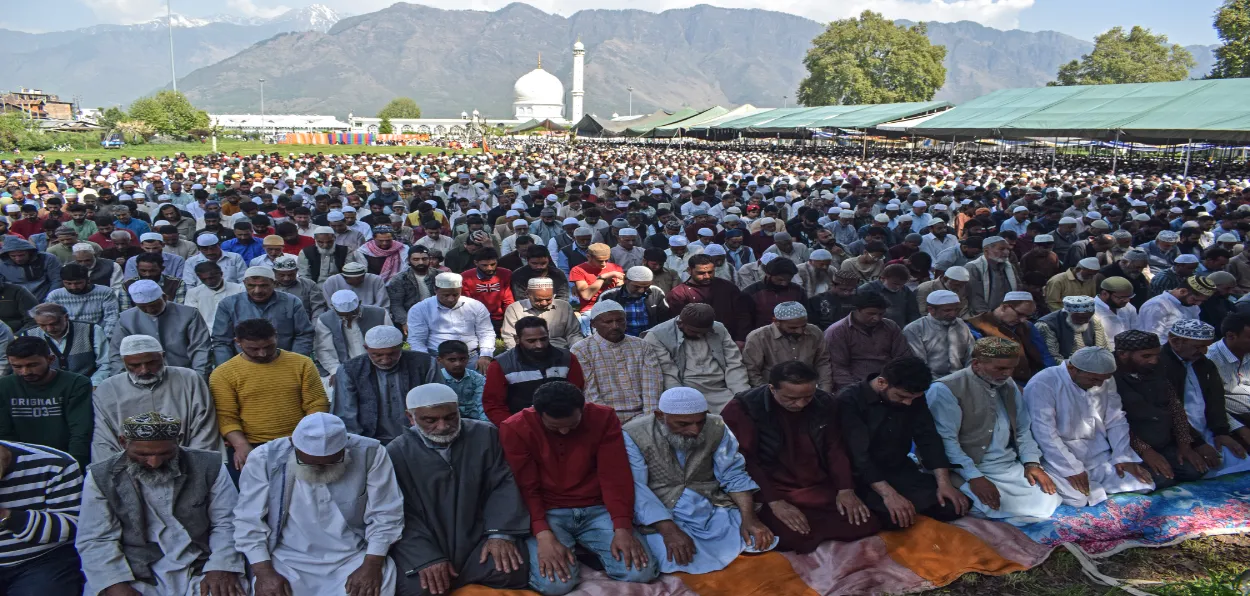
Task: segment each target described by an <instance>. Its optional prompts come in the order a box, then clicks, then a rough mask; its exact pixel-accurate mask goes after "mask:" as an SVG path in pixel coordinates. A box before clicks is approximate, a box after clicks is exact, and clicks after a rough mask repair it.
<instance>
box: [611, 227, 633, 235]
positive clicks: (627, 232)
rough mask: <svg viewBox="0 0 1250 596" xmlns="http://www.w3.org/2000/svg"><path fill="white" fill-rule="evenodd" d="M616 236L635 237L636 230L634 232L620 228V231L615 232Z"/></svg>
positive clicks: (630, 229) (631, 229)
mask: <svg viewBox="0 0 1250 596" xmlns="http://www.w3.org/2000/svg"><path fill="white" fill-rule="evenodd" d="M616 235H617V236H637V235H638V230H635V229H634V228H621V231H619V232H617V233H616Z"/></svg>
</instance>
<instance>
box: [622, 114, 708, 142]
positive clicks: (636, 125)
mask: <svg viewBox="0 0 1250 596" xmlns="http://www.w3.org/2000/svg"><path fill="white" fill-rule="evenodd" d="M703 111H704V110H696V109H694V108H682V109H680V110H677V111H676V112H665V114H667V115H665V116H659V115H658V114H659V113H658V112H657V113H656V114H652V115H651V116H647V117H645V118H642V119H641V120H638V121H635V122H630V123H629V125H630V126H629V128H627V129H625V132H624V136H627V137H641V136H644V135H646V134H647V133H649V132H651V129H653V128H655V127H657V126H667V125H670V124H674V123H677V122H681V121H682V120H685V119H687V118H690V117H691V116H695V115H698V114H700V113H702V112H703Z"/></svg>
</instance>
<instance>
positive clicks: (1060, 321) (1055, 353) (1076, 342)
mask: <svg viewBox="0 0 1250 596" xmlns="http://www.w3.org/2000/svg"><path fill="white" fill-rule="evenodd" d="M1036 327H1037V331H1038V333H1041V334H1042V339H1043V340H1045V342H1046V351H1048V352H1050V357H1051V358H1053V359H1054V360H1055V362H1062V361H1064V360H1067V359H1068V357H1069V356H1071V355H1072V353H1073V352H1075V351H1077V350H1079V349H1081V348H1084V347H1085V346H1098V347H1100V348H1109V347H1110V346H1108V345H1107V334H1106V333H1105V332H1104V331H1103V328H1102V323H1101V322H1099V321H1098V319H1095V318H1094V299H1093V298H1090V297H1089V296H1064V297H1063V310H1057V311H1055V312H1052V313H1050V314H1048V315H1046V316H1044V317H1042V318H1040V319H1038V320H1037V325H1036Z"/></svg>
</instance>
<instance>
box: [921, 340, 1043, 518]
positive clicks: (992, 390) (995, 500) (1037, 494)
mask: <svg viewBox="0 0 1250 596" xmlns="http://www.w3.org/2000/svg"><path fill="white" fill-rule="evenodd" d="M1021 351H1022V350H1021V348H1020V344H1018V343H1016V342H1014V341H1011V340H1009V339H1003V338H1001V337H986V338H982V339H980V340H978V341H977V343H976V345H975V346H974V347H973V349H972V364H971V365H970V366H969V367H968V368H965V369H962V370H960V371H958V372H955V373H953V374H951V375H947V376H945V377H942V378H940V379H938V380H936V381H934V382H933V384H932V385H930V386H929V391H928V392H927V393H925V399H926V400H928V402H929V411H931V412H933V421H934V422H935V423H937V429H938V434H940V435H942V444H943V445H944V446H945V447H946V457H947V459H949V460H950V461H951V464H953V465H956V466H959V476H961V477H963V479H964V480H966V481H967V482H966V483H964V484H963V486H960V490H962V491H963V493H964V494H965V495H967V496H968V498H970V499H972V507H973V509H975V510H976V511H977V512H979V513H980V514H982V515H984V516H986V517H989V518H991V519H994V518H1009V517H1037V518H1046V517H1050V515H1051V514H1052V513H1054V512H1055V509H1057V508H1058V507H1059V505H1060V503H1062V502H1063V499H1062V498H1060V497H1059V495H1058V494H1056V492H1055V483H1054V482H1053V481H1051V479H1050V476H1049V475H1047V474H1046V471H1045V470H1043V469H1042V464H1041V462H1042V451H1041V450H1040V449H1038V447H1037V442H1036V441H1034V440H1033V431H1032V430H1031V422H1030V420H1029V410H1028V408H1025V407H1024V400H1023V399H1021V397H1020V389H1019V388H1018V387H1017V386H1016V383H1015V381H1013V380H1012V379H1011V373H1012V372H1013V371H1015V369H1016V361H1017V360H1019V359H1020V356H1021ZM955 480H956V481H958V479H955Z"/></svg>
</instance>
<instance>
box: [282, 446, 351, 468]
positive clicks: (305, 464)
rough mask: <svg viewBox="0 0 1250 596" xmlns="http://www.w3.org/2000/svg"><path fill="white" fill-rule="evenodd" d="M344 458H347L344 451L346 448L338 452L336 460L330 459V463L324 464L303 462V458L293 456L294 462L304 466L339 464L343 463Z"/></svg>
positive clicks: (317, 466)
mask: <svg viewBox="0 0 1250 596" xmlns="http://www.w3.org/2000/svg"><path fill="white" fill-rule="evenodd" d="M346 458H347V451H346V450H344V451H343V452H341V453H339V458H338V460H337V461H332V462H330V463H326V464H310V463H305V462H304V461H303V460H301V459H300V458H299V457H296V458H295V463H296V464H298V465H301V466H304V467H308V468H319V467H321V466H333V465H335V464H341V463H343V461H344V460H345V459H346Z"/></svg>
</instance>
